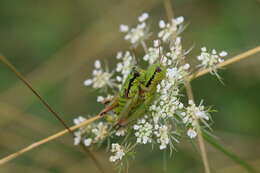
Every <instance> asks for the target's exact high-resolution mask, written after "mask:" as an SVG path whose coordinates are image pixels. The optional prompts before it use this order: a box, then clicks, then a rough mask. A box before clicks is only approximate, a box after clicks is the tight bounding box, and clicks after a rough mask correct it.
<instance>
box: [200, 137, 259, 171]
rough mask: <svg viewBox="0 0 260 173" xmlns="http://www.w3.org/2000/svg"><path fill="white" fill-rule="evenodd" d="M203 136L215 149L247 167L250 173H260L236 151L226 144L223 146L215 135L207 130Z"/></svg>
mask: <svg viewBox="0 0 260 173" xmlns="http://www.w3.org/2000/svg"><path fill="white" fill-rule="evenodd" d="M203 138H204V139H205V140H206V141H207V142H208V143H209V144H211V146H213V147H214V148H215V149H217V150H219V151H221V152H222V153H223V154H225V155H226V156H227V157H229V158H230V159H231V160H233V161H234V162H236V163H237V164H239V165H240V166H241V167H243V168H245V169H246V170H247V171H248V172H249V173H258V171H257V170H256V169H255V168H254V167H252V166H251V165H250V164H248V163H247V162H246V161H245V160H243V159H241V158H240V157H238V156H237V155H236V154H235V153H233V152H231V151H228V150H227V149H226V148H225V147H224V146H222V145H221V144H220V143H218V141H217V139H215V138H214V137H213V136H210V135H209V134H207V133H206V132H203Z"/></svg>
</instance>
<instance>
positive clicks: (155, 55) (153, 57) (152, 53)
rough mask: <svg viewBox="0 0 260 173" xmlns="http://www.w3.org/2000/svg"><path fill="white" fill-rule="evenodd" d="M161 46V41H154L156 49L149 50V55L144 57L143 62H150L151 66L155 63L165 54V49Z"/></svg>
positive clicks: (150, 48)
mask: <svg viewBox="0 0 260 173" xmlns="http://www.w3.org/2000/svg"><path fill="white" fill-rule="evenodd" d="M159 46H160V45H159V40H154V47H149V48H148V50H147V53H146V54H145V55H144V57H143V60H144V61H148V63H149V64H153V63H155V62H156V61H157V60H158V59H159V58H160V56H161V55H162V52H163V47H162V46H160V47H159Z"/></svg>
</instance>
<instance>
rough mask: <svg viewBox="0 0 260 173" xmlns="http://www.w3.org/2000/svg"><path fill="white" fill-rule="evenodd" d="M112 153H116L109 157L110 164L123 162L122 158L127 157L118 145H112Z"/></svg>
mask: <svg viewBox="0 0 260 173" xmlns="http://www.w3.org/2000/svg"><path fill="white" fill-rule="evenodd" d="M111 152H112V153H114V155H112V156H110V157H109V161H110V162H116V161H117V160H122V158H123V157H124V155H125V152H124V150H123V148H122V146H120V145H119V144H118V143H113V144H112V148H111Z"/></svg>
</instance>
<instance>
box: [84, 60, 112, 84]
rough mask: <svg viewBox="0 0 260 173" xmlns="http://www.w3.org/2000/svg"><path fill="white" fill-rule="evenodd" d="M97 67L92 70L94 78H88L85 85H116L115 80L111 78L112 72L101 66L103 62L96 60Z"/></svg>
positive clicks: (95, 65)
mask: <svg viewBox="0 0 260 173" xmlns="http://www.w3.org/2000/svg"><path fill="white" fill-rule="evenodd" d="M94 67H95V69H94V70H93V72H92V75H93V78H92V79H87V80H85V81H84V85H86V86H90V85H92V87H93V88H95V89H99V88H103V87H105V86H109V87H112V86H113V85H114V83H113V80H112V79H111V77H112V75H113V74H112V73H109V72H108V70H106V71H104V70H103V69H102V68H101V62H100V61H99V60H96V61H95V63H94Z"/></svg>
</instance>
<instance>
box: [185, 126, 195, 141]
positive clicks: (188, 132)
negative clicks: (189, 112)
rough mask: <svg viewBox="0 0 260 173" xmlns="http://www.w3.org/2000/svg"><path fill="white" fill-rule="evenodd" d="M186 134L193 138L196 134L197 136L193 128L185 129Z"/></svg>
mask: <svg viewBox="0 0 260 173" xmlns="http://www.w3.org/2000/svg"><path fill="white" fill-rule="evenodd" d="M187 135H188V136H189V137H190V138H191V139H193V138H195V137H196V136H197V132H196V131H195V130H194V129H191V128H190V129H189V130H188V131H187Z"/></svg>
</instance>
